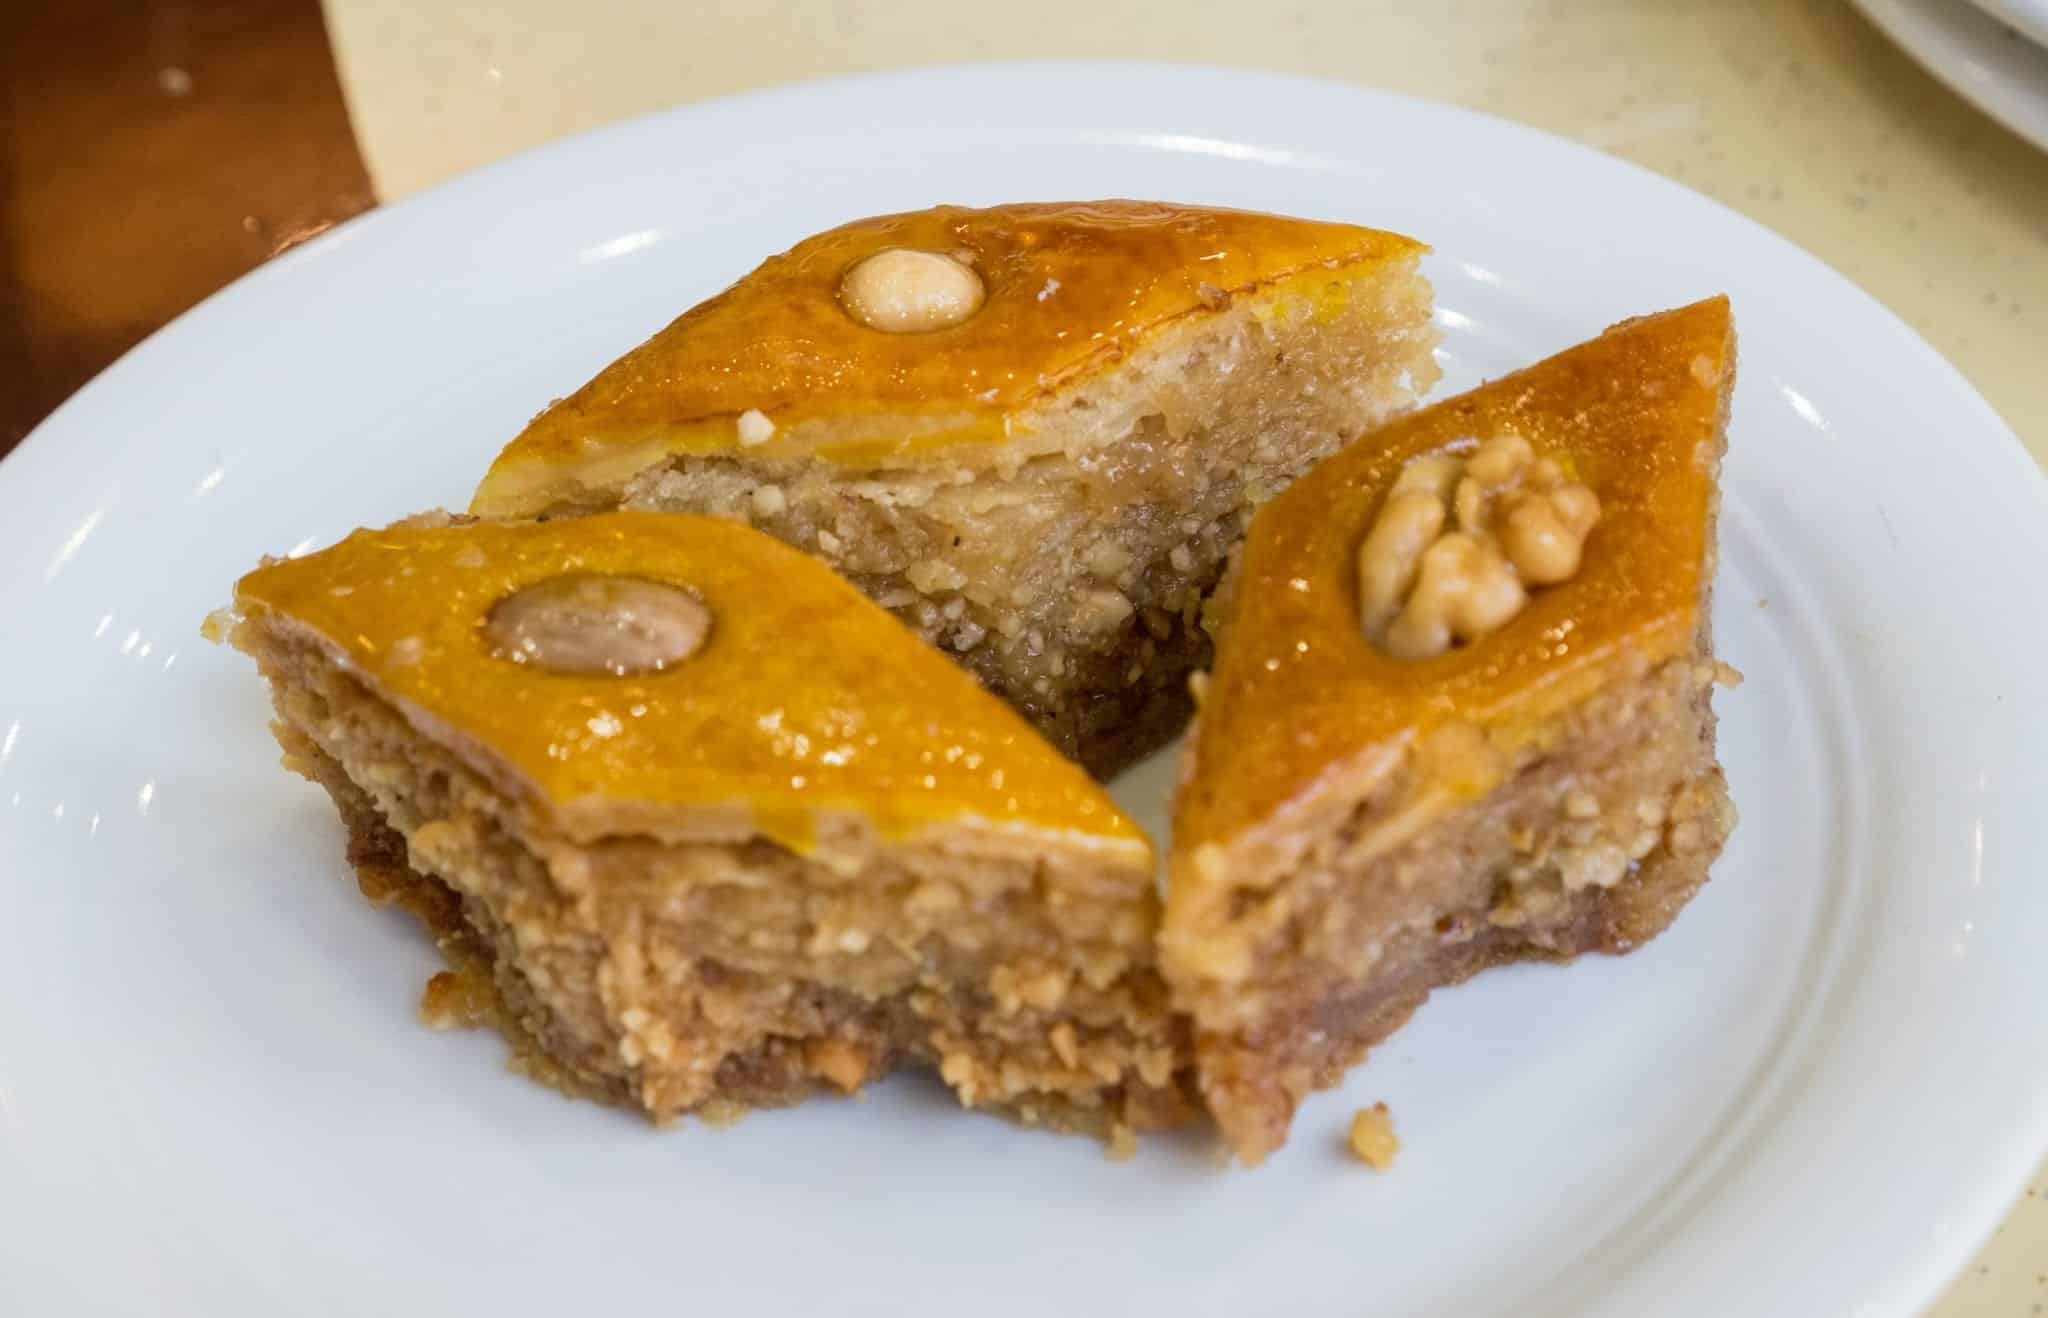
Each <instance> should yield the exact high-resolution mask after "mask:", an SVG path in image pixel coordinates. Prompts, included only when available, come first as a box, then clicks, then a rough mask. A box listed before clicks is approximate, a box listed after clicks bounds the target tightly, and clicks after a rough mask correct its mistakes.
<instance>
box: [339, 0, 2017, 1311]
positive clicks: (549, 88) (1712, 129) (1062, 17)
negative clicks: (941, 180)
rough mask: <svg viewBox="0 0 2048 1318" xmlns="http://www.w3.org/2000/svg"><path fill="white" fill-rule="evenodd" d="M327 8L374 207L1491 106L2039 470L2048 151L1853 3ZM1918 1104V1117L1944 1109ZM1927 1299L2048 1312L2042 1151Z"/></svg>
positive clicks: (1255, 1) (1105, 1)
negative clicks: (1902, 329)
mask: <svg viewBox="0 0 2048 1318" xmlns="http://www.w3.org/2000/svg"><path fill="white" fill-rule="evenodd" d="M1960 2H1961V0H1957V3H1960ZM325 3H326V8H327V14H328V23H329V26H330V30H331V34H332V37H333V41H334V44H335V48H336V52H337V59H338V62H339V64H340V69H341V74H342V84H343V87H344V90H345V91H346V93H347V96H348V101H349V108H350V112H351V115H352V116H353V118H354V121H355V125H356V134H357V138H358V141H359V143H360V145H361V148H362V152H363V156H364V159H365V161H366V162H367V164H368V166H369V171H370V177H371V179H372V181H373V183H374V184H375V186H376V188H377V192H378V195H379V196H380V197H381V198H383V199H385V200H390V199H392V198H395V197H399V196H403V195H404V194H406V193H409V192H413V191H416V190H418V189H420V188H423V187H427V186H429V185H431V184H434V183H436V182H439V181H440V180H442V179H445V178H447V177H448V176H449V175H451V174H455V173H457V172H459V171H462V170H465V169H468V168H470V167H472V166H475V165H481V164H484V163H487V162H489V161H492V160H496V159H499V158H500V157H503V156H505V155H508V154H510V153H511V152H514V151H518V150H522V149H524V148H526V147H530V146H534V145H537V144H539V143H541V142H545V141H548V140H550V139H552V138H556V137H560V136H563V135H564V134H567V133H572V132H576V131H578V130H580V129H584V128H589V127H593V126H595V125H597V124H602V123H606V122H608V121H610V120H613V119H618V118H622V117H625V116H627V115H634V114H639V113H642V112H643V111H648V110H654V109H659V108H662V107H664V106H670V105H676V104H679V103H683V102H688V101H696V100H702V99H705V98H707V97H712V96H718V95H722V94H725V93H728V92H736V91H744V90H750V89H754V88H759V87H766V86H771V85H774V84H777V83H785V82H792V81H797V80H800V79H806V78H814V77H819V76H823V75H828V74H837V73H848V72H856V71H865V70H872V69H882V68H889V67H894V66H901V65H907V64H929V63H940V62H948V61H958V60H981V59H1022V58H1077V57H1114V58H1147V59H1164V60H1184V61H1197V62H1203V63H1214V64H1233V65H1240V66H1246V67H1256V68H1263V69H1272V70H1277V71H1281V72H1291V73H1301V74H1311V75H1316V76H1320V77H1328V78H1337V79H1343V80H1347V81H1352V82H1357V83H1361V84H1366V85H1370V86H1375V87H1384V88H1389V89H1392V90H1396V91H1401V92H1408V93H1412V94H1415V95H1420V96H1427V97H1431V98H1434V99H1438V100H1443V101H1451V102H1455V103H1458V104H1461V105H1467V106H1471V107H1474V108H1477V109H1481V110H1487V111H1490V112H1493V113H1495V114H1501V115H1505V116H1508V117H1510V118H1514V119H1519V120H1522V121H1523V122H1526V123H1530V124H1534V125H1536V126H1538V127H1541V128H1546V129H1549V130H1551V131H1553V132H1557V133H1561V134H1564V135H1565V136H1568V137H1573V138H1576V139H1578V140H1579V141H1582V142H1586V143H1590V144H1591V145H1594V146H1597V147H1600V148H1602V149H1604V150H1607V151H1610V152H1613V153H1614V154H1616V155H1619V156H1623V157H1625V158H1627V159H1629V160H1633V161H1636V162H1637V163H1639V164H1642V165H1646V166H1648V167H1650V168H1651V169H1655V170H1657V171H1659V172H1661V173H1664V174H1667V175H1669V176H1670V177H1672V178H1675V179H1678V180H1680V181H1682V182H1684V183H1686V184H1688V185H1690V186H1692V187H1694V188H1697V189H1699V190H1700V191H1702V192H1705V193H1707V194H1708V195H1709V196H1712V197H1716V198H1718V199H1720V200H1721V201H1723V202H1726V203H1728V204H1729V205H1731V206H1733V207H1735V208H1736V209H1738V210H1741V211H1743V212H1745V213H1747V214H1749V215H1751V216H1753V217H1754V218H1756V219H1758V220H1760V221H1762V222H1763V223H1765V224H1767V225H1769V226H1771V227H1772V228H1773V229H1776V230H1777V231H1778V232H1780V233H1783V234H1785V235H1786V236H1787V237H1789V238H1791V239H1792V240H1793V241H1794V242H1797V243H1799V244H1800V245H1801V246H1803V247H1805V248H1806V249H1807V250H1809V251H1812V252H1814V253H1816V254H1818V255H1819V256H1820V257H1821V258H1822V259H1824V260H1826V261H1827V262H1829V263H1830V264H1832V265H1833V266H1834V267H1835V268H1836V269H1838V270H1840V271H1842V272H1843V273H1844V274H1846V275H1848V276H1849V277H1850V278H1851V279H1854V280H1856V281H1857V282H1858V283H1860V284H1861V285H1862V286H1863V287H1864V288H1866V289H1868V290H1869V291H1870V292H1872V293H1873V294H1875V295H1876V296H1877V297H1879V298H1880V299H1882V300H1883V301H1884V302H1885V303H1887V304H1888V305H1890V306H1891V307H1892V308H1893V309H1895V310H1896V311H1898V312H1899V313H1900V314H1901V315H1903V316H1904V317H1905V318H1906V320H1908V321H1909V322H1911V324H1912V325H1913V326H1914V327H1915V328H1916V329H1917V330H1919V331H1920V333H1922V334H1923V335H1925V336H1926V337H1927V338H1928V339H1929V340H1930V341H1931V342H1932V343H1933V344H1934V346H1935V347H1936V348H1938V349H1940V350H1941V351H1942V352H1943V353H1944V354H1945V355H1947V356H1948V358H1949V359H1950V360H1951V361H1953V362H1955V363H1956V364H1957V365H1958V366H1960V367H1961V368H1962V369H1963V371H1964V372H1965V373H1966V374H1968V375H1969V377H1970V378H1971V379H1972V380H1973V381H1975V383H1976V384H1977V387H1978V388H1979V389H1981V390H1982V391H1983V392H1984V394H1985V395H1986V396H1987V397H1988V398H1989V399H1990V400H1991V402H1992V404H1993V405H1994V406H1995V407H1997V408H1998V410H1999V411H2000V412H2001V413H2003V414H2004V416H2005V418H2006V419H2007V421H2009V422H2010V423H2012V425H2013V427H2014V429H2016V430H2017V431H2018V432H2019V434H2020V436H2021V438H2023V439H2024V440H2025V441H2026V443H2027V445H2028V447H2029V448H2030V449H2031V450H2032V451H2033V453H2034V455H2035V457H2036V458H2037V459H2040V460H2042V461H2043V462H2044V463H2048V155H2043V154H2041V153H2039V152H2037V151H2035V150H2034V149H2033V148H2031V147H2030V146H2028V145H2027V144H2026V143H2025V142H2023V141H2021V140H2020V139H2019V138H2017V137H2014V136H2013V135H2011V134H2010V133H2007V132H2006V131H2004V130H2003V129H2001V128H2000V127H1998V125H1996V124H1995V123H1993V122H1992V121H1990V120H1988V119H1986V118H1984V117H1983V116H1982V115H1980V114H1978V113H1977V112H1976V111H1975V110H1973V109H1971V108H1970V107H1969V106H1968V105H1967V104H1965V103H1964V102H1962V101H1961V100H1959V99H1957V98H1956V97H1955V96H1953V95H1952V94H1950V93H1949V92H1948V91H1947V90H1946V89H1945V88H1943V87H1942V86H1941V85H1940V84H1939V83H1937V82H1935V81H1934V80H1933V79H1931V78H1929V77H1928V76H1927V75H1925V74H1924V73H1922V72H1921V71H1920V69H1919V68H1918V67H1917V66H1916V65H1914V64H1913V63H1912V62H1911V61H1910V60H1908V59H1907V58H1906V57H1905V56H1904V55H1902V54H1901V53H1899V52H1898V51H1897V50H1896V49H1894V48H1893V47H1892V46H1891V45H1889V44H1888V43H1887V42H1886V40H1885V39H1884V37H1883V36H1882V35H1880V34H1879V33H1878V32H1877V31H1876V30H1875V29H1873V28H1872V27H1870V26H1869V25H1868V24H1867V23H1866V22H1865V21H1864V20H1863V19H1862V18H1861V17H1860V16H1859V15H1858V14H1857V13H1856V12H1855V11H1854V10H1853V9H1851V8H1850V7H1849V6H1848V5H1847V4H1846V3H1842V2H1841V0H1579V2H1577V3H1571V2H1569V0H1414V2H1413V3H1406V4H1403V3H1395V2H1393V0H1264V2H1261V0H1180V2H1179V3H1175V2H1174V0H1032V3H1030V4H1027V5H1018V4H1014V3H1012V4H1000V5H998V4H982V3H976V2H975V0H809V2H808V3H806V2H805V0H695V3H688V4H678V3H674V0H578V2H577V3H574V4H563V3H561V2H560V0H490V2H489V3H471V4H460V5H458V4H455V3H452V0H451V2H450V3H432V2H431V0H325ZM1930 438H1932V437H1930ZM2043 1009H2044V1010H2048V1005H2044V1007H2043ZM1900 1116H1901V1129H1902V1130H1910V1128H1911V1125H1912V1123H1914V1122H1920V1121H1939V1120H1940V1119H1941V1114H1940V1113H1929V1112H1915V1113H1901V1114H1900ZM1871 1156H1873V1157H1886V1156H1911V1152H1910V1149H1901V1150H1883V1149H1873V1150H1872V1151H1871ZM2016 1170H2017V1169H2016ZM1844 1229H1845V1230H1853V1229H1854V1228H1853V1225H1852V1224H1847V1223H1845V1224H1844ZM1930 1312H1931V1314H1933V1315H1935V1316H1936V1318H2023V1316H2024V1318H2032V1315H2040V1314H2048V1166H2044V1167H2042V1168H2041V1169H2040V1170H2039V1172H2038V1173H2037V1174H2036V1176H2035V1178H2034V1183H2033V1186H2032V1188H2031V1189H2029V1190H2028V1191H2027V1193H2026V1195H2024V1196H2023V1197H2022V1198H2021V1199H2020V1201H2019V1203H2018V1204H2016V1205H2015V1206H2014V1208H2013V1211H2012V1214H2011V1216H2010V1217H2009V1218H2008V1219H2007V1220H2006V1222H2005V1224H2004V1226H2003V1227H2002V1228H2000V1231H1999V1233H1998V1235H1997V1236H1995V1237H1994V1238H1993V1239H1992V1240H1991V1241H1990V1242H1989V1243H1988V1244H1987V1245H1986V1246H1985V1248H1984V1251H1983V1253H1982V1254H1981V1255H1980V1256H1979V1257H1978V1258H1977V1259H1976V1260H1975V1261H1974V1262H1972V1263H1971V1265H1970V1266H1969V1268H1968V1269H1967V1270H1966V1271H1965V1272H1964V1274H1963V1275H1962V1276H1961V1277H1959V1278H1958V1279H1957V1280H1956V1282H1955V1284H1954V1286H1953V1287H1952V1288H1951V1290H1950V1291H1949V1293H1948V1295H1947V1297H1946V1298H1945V1299H1944V1300H1943V1301H1942V1302H1941V1303H1940V1304H1939V1305H1937V1306H1936V1307H1935V1308H1934V1309H1933V1310H1932V1311H1930ZM1816 1318H1823V1316H1821V1315H1816Z"/></svg>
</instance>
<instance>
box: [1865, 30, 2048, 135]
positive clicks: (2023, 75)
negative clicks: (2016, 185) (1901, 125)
mask: <svg viewBox="0 0 2048 1318" xmlns="http://www.w3.org/2000/svg"><path fill="white" fill-rule="evenodd" d="M1856 7H1857V8H1859V9H1861V10H1862V11H1863V12H1864V14H1865V15H1867V16H1868V17H1869V18H1870V21H1871V22H1873V23H1875V24H1877V26H1878V27H1879V28H1880V29H1882V30H1883V31H1884V32H1885V33H1886V34H1887V35H1889V36H1890V37H1891V39H1892V40H1894V41H1896V42H1898V43H1899V45H1900V46H1902V47H1903V48H1904V49H1905V51H1906V53H1907V54H1909V55H1911V56H1912V57H1913V58H1914V59H1916V60H1919V61H1920V63H1921V64H1922V65H1924V66H1925V67H1926V69H1927V71H1928V72H1929V73H1932V74H1933V75H1934V76H1935V77H1937V78H1939V79H1941V80H1942V81H1943V82H1945V83H1947V84H1948V85H1949V86H1950V87H1951V88H1953V89H1954V90H1955V91H1956V93H1957V94H1958V95H1960V96H1962V97H1963V98H1964V99H1965V100H1967V101H1969V102H1970V103H1971V104H1972V105H1975V106H1976V107H1977V108H1978V109H1980V110H1982V111H1983V112H1984V113H1986V114H1988V115H1990V116H1991V117H1992V118H1993V119H1996V120H1998V122H2000V123H2002V124H2004V125H2005V126H2006V127H2007V128H2010V129H2012V131H2014V132H2015V133H2018V134H2019V135H2020V136H2021V137H2024V138H2026V139H2027V140H2028V141H2029V142H2032V143H2033V144H2034V145H2035V146H2038V147H2040V148H2041V149H2042V150H2044V151H2048V49H2044V48H2043V47H2042V46H2038V45H2036V44H2034V42H2033V41H2029V40H2028V39H2027V38H2026V37H2025V36H2023V35H2021V29H2022V27H2024V28H2025V30H2026V31H2028V32H2031V33H2035V34H2037V35H2038V34H2044V33H2048V2H2044V0H1977V7H1972V6H1971V5H1968V4H1964V3H1961V0H1856ZM1994 12H1995V13H1996V14H1998V16H1999V18H2004V19H2006V20H2007V21H2008V22H2010V23H2011V24H2013V26H2011V27H2008V26H2006V24H2005V23H2002V22H2000V21H1999V19H1998V18H1994V17H1992V13H1994ZM2038 39H2043V40H2048V37H2039V38H2038Z"/></svg>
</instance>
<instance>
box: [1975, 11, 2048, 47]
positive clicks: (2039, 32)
mask: <svg viewBox="0 0 2048 1318" xmlns="http://www.w3.org/2000/svg"><path fill="white" fill-rule="evenodd" d="M1971 3H1973V4H1975V5H1976V6H1977V8H1979V9H1981V10H1983V11H1984V12H1985V13H1987V14H1989V15H1991V16H1992V17H1993V18H1995V19H1997V20H1998V21H1999V22H2001V23H2004V24H2005V25H2006V26H2007V27H2010V28H2011V29H2012V30H2013V31H2015V32H2017V33H2019V34H2020V35H2021V36H2023V37H2025V38H2027V39H2028V40H2029V41H2032V42H2033V43H2034V44H2035V45H2037V46H2048V0H1971Z"/></svg>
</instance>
